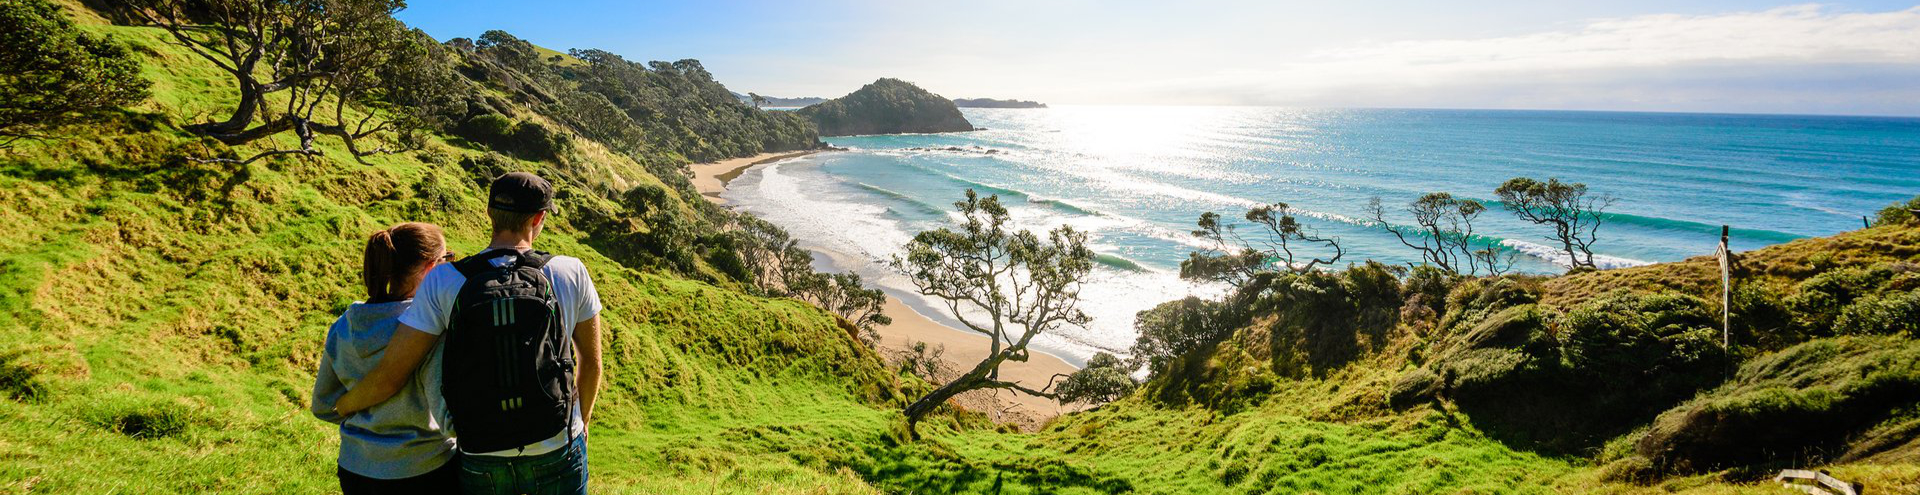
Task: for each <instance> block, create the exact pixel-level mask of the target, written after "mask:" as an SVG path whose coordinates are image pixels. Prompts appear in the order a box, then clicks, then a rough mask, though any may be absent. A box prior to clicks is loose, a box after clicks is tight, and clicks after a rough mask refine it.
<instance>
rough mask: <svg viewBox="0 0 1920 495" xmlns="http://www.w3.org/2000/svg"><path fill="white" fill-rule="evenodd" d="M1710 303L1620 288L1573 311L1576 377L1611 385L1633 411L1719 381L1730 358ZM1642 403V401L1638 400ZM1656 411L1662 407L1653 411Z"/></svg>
mask: <svg viewBox="0 0 1920 495" xmlns="http://www.w3.org/2000/svg"><path fill="white" fill-rule="evenodd" d="M1718 323H1719V322H1718V317H1717V315H1716V314H1715V313H1714V311H1713V310H1712V308H1711V307H1710V306H1709V305H1708V304H1707V302H1706V301H1704V300H1701V299H1700V298H1698V297H1693V296H1689V295H1684V294H1678V293H1670V292H1669V293H1656V294H1633V293H1615V294H1612V295H1608V296H1606V297H1602V298H1600V299H1598V300H1595V301H1591V302H1588V303H1586V304H1582V305H1580V306H1579V307H1578V308H1575V309H1574V310H1573V311H1570V312H1568V313H1567V315H1566V317H1565V318H1564V319H1563V322H1562V329H1561V332H1562V333H1563V335H1564V337H1563V338H1562V341H1563V342H1564V343H1565V353H1564V354H1565V357H1564V360H1565V363H1566V366H1567V371H1568V372H1569V373H1570V374H1571V376H1570V378H1572V379H1573V380H1575V381H1579V382H1586V383H1589V384H1592V385H1596V386H1598V387H1599V388H1603V389H1608V390H1609V392H1611V393H1613V394H1615V395H1616V398H1618V399H1625V401H1626V402H1629V403H1634V404H1636V406H1633V407H1630V408H1632V409H1644V408H1645V407H1656V408H1659V409H1664V408H1665V407H1666V406H1667V405H1670V404H1672V402H1675V401H1678V400H1680V399H1684V398H1686V397H1687V396H1690V395H1692V394H1693V392H1694V391H1696V390H1699V389H1701V388H1704V387H1706V386H1709V385H1711V384H1713V383H1717V382H1718V381H1719V379H1720V377H1721V375H1722V373H1721V371H1723V370H1725V369H1726V366H1727V363H1728V357H1727V355H1726V353H1725V352H1724V350H1723V349H1722V348H1721V346H1720V331H1719V330H1717V329H1716V327H1718V326H1719V325H1718ZM1639 404H1644V406H1640V405H1639ZM1655 410H1658V409H1655Z"/></svg>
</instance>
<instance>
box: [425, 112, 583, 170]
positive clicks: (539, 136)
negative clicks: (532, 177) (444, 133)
mask: <svg viewBox="0 0 1920 495" xmlns="http://www.w3.org/2000/svg"><path fill="white" fill-rule="evenodd" d="M452 131H453V134H454V135H456V136H460V137H463V138H467V139H468V140H470V141H473V142H475V143H480V144H484V145H487V146H488V147H490V148H493V149H496V150H500V151H505V152H508V153H512V154H514V156H518V157H520V158H523V159H527V160H554V159H557V158H559V157H560V155H561V154H562V153H565V152H566V150H567V146H568V144H567V140H566V137H565V136H563V135H560V134H557V133H555V132H553V131H550V130H548V129H547V126H545V125H541V124H540V123H539V122H534V121H531V120H529V121H523V122H518V123H515V122H514V121H513V119H511V118H508V117H507V116H505V115H500V114H497V113H487V114H481V115H477V116H474V117H473V118H469V119H467V120H466V121H465V122H461V123H460V125H458V126H455V127H454V128H453V129H452Z"/></svg>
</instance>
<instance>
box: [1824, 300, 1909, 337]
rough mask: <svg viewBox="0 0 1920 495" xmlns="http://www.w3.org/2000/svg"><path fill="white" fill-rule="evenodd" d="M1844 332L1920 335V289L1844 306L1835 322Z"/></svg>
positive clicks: (1839, 330)
mask: <svg viewBox="0 0 1920 495" xmlns="http://www.w3.org/2000/svg"><path fill="white" fill-rule="evenodd" d="M1833 328H1834V333H1837V334H1840V335H1878V334H1884V335H1905V336H1908V337H1912V336H1916V335H1920V290H1911V291H1907V292H1889V293H1886V294H1881V295H1877V296H1872V297H1868V298H1866V299H1863V300H1860V301H1858V302H1855V303H1853V304H1850V305H1848V306H1847V308H1846V309H1844V310H1841V312H1840V318H1839V319H1837V320H1834V322H1833Z"/></svg>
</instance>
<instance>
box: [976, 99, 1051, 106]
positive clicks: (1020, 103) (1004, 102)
mask: <svg viewBox="0 0 1920 495" xmlns="http://www.w3.org/2000/svg"><path fill="white" fill-rule="evenodd" d="M953 104H954V105H956V106H959V107H961V108H1047V104H1045V103H1041V102H1037V101H1027V100H1012V99H1008V100H996V99H993V98H956V99H954V100H953Z"/></svg>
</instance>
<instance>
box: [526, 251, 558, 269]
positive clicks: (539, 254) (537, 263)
mask: <svg viewBox="0 0 1920 495" xmlns="http://www.w3.org/2000/svg"><path fill="white" fill-rule="evenodd" d="M548 261H553V254H552V253H548V252H546V251H541V250H538V249H529V250H527V252H525V253H520V266H525V267H532V268H541V267H544V266H547V262H548Z"/></svg>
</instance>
